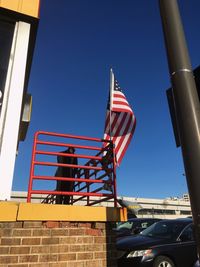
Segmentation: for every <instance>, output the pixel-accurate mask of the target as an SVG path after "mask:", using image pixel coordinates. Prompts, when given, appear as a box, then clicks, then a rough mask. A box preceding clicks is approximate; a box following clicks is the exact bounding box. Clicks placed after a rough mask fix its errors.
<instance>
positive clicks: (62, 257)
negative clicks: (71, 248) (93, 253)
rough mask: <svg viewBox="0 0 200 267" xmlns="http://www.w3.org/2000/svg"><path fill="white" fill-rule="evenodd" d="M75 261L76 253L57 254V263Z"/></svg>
mask: <svg viewBox="0 0 200 267" xmlns="http://www.w3.org/2000/svg"><path fill="white" fill-rule="evenodd" d="M74 260H76V253H65V254H58V261H74Z"/></svg>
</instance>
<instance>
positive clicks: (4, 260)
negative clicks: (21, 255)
mask: <svg viewBox="0 0 200 267" xmlns="http://www.w3.org/2000/svg"><path fill="white" fill-rule="evenodd" d="M0 262H1V263H2V264H4V263H17V262H18V256H0Z"/></svg>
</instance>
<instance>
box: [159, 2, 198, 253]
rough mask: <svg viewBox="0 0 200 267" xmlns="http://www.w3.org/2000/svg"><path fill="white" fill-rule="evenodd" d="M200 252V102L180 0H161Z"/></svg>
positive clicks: (161, 12) (184, 159) (164, 30)
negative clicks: (180, 9)
mask: <svg viewBox="0 0 200 267" xmlns="http://www.w3.org/2000/svg"><path fill="white" fill-rule="evenodd" d="M159 3H160V14H161V19H162V24H163V32H164V37H165V45H166V50H167V56H168V64H169V71H170V76H171V83H172V87H173V94H174V101H175V107H176V115H177V121H178V129H179V135H180V142H181V148H182V155H183V161H184V166H185V173H186V178H187V185H188V191H189V195H190V202H191V209H192V215H193V220H194V225H195V235H196V240H197V249H198V255H200V103H199V98H198V95H197V90H196V84H195V81H194V77H193V72H192V68H191V64H190V59H189V55H188V50H187V45H186V41H185V36H184V31H183V26H182V23H181V18H180V14H179V9H178V4H177V1H176V0H160V1H159Z"/></svg>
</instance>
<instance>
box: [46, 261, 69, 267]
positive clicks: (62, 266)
mask: <svg viewBox="0 0 200 267" xmlns="http://www.w3.org/2000/svg"><path fill="white" fill-rule="evenodd" d="M70 263H71V261H70ZM67 266H68V267H71V265H67V262H57V263H56V262H55V263H49V265H48V267H67Z"/></svg>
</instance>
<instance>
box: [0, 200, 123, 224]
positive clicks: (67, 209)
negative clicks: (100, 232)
mask: <svg viewBox="0 0 200 267" xmlns="http://www.w3.org/2000/svg"><path fill="white" fill-rule="evenodd" d="M30 220H31V221H79V222H84V221H86V222H91V221H99V222H109V221H115V222H117V221H126V220H127V210H126V209H125V208H114V207H113V208H112V207H88V206H70V205H50V204H35V203H16V202H9V201H8V202H4V201H2V202H0V222H4V221H30Z"/></svg>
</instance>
